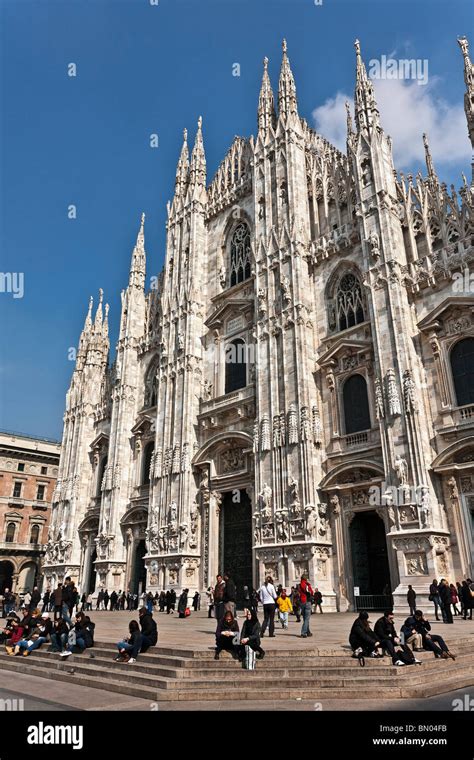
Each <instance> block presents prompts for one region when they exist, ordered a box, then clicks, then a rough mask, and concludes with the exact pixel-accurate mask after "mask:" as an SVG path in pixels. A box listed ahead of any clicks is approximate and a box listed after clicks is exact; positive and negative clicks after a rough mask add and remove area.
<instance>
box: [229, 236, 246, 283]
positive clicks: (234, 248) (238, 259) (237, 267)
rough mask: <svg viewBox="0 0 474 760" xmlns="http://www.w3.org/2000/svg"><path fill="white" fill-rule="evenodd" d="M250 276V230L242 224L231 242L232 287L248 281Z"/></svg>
mask: <svg viewBox="0 0 474 760" xmlns="http://www.w3.org/2000/svg"><path fill="white" fill-rule="evenodd" d="M250 274H251V269H250V230H249V228H248V225H247V224H245V222H240V223H239V224H238V225H237V227H236V228H235V230H234V232H233V233H232V238H231V241H230V286H231V287H232V286H233V285H237V284H238V283H239V282H243V281H244V280H248V278H249V277H250Z"/></svg>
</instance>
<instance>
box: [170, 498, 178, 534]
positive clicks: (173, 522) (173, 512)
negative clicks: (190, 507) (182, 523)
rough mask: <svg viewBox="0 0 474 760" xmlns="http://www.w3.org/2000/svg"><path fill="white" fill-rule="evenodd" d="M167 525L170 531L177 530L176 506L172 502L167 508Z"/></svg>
mask: <svg viewBox="0 0 474 760" xmlns="http://www.w3.org/2000/svg"><path fill="white" fill-rule="evenodd" d="M168 525H169V526H170V528H171V530H177V528H178V505H177V504H176V502H175V501H172V502H171V504H170V505H169V507H168Z"/></svg>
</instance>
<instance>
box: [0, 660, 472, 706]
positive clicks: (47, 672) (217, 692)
mask: <svg viewBox="0 0 474 760" xmlns="http://www.w3.org/2000/svg"><path fill="white" fill-rule="evenodd" d="M443 664H444V663H443ZM128 667H129V666H127V665H123V670H122V671H121V672H118V673H117V674H115V673H112V672H111V671H106V672H107V675H108V676H109V677H107V678H104V675H105V671H103V670H100V671H99V673H98V672H97V669H94V667H93V666H89V667H87V666H82V667H81V666H80V667H79V668H76V667H75V666H74V665H72V664H71V665H68V663H64V662H60V663H58V667H55V668H51V667H48V668H44V667H42V666H41V665H39V666H38V665H33V664H32V663H31V658H28V662H27V661H26V658H13V657H1V658H0V669H2V670H6V671H7V670H10V671H13V672H23V673H30V674H31V675H37V676H40V677H43V678H49V679H52V680H58V681H63V682H67V683H75V684H82V685H85V686H88V687H90V688H98V689H103V690H104V689H105V690H106V691H111V692H115V693H122V694H128V695H131V696H137V697H141V698H143V699H150V700H152V701H155V700H160V701H170V700H186V701H201V700H204V701H215V700H219V701H225V697H226V696H229V689H232V688H234V692H233V693H232V694H231V698H232V699H233V700H248V699H255V691H256V687H257V688H258V696H259V699H264V700H279V699H285V700H287V699H288V697H290V698H293V699H297V698H300V699H318V698H321V699H361V698H365V699H380V698H387V699H396V698H402V697H405V698H411V697H416V696H420V697H421V696H433V695H435V694H442V693H443V692H446V691H451V690H455V689H457V688H465V687H466V686H470V685H472V682H473V675H472V673H466V672H463V673H462V674H458V673H456V675H451V677H445V676H443V678H442V679H437V680H436V681H435V682H433V681H432V679H430V680H429V681H428V682H427V683H425V682H423V683H419V684H417V685H416V684H409V685H406V684H405V683H402V682H400V684H399V685H398V686H387V685H383V686H382V685H380V684H376V685H375V686H372V687H370V686H366V687H365V688H363V689H362V690H361V687H360V685H359V682H358V680H357V681H356V682H354V679H352V678H351V679H347V681H346V683H347V685H343V686H342V687H340V686H339V685H336V684H335V683H334V682H332V683H331V684H329V685H328V686H318V685H317V684H315V683H311V684H309V686H308V687H307V688H305V687H304V686H303V685H302V683H301V682H299V681H298V682H297V683H296V684H295V686H294V687H293V685H292V684H291V688H289V684H288V683H287V682H286V681H285V682H284V684H282V683H281V682H280V681H277V682H276V684H275V686H274V687H273V686H272V687H270V686H269V685H267V684H263V685H265V688H264V689H262V688H261V686H262V683H261V681H259V680H258V679H254V678H253V676H255V675H256V672H255V673H253V672H250V673H249V672H245V673H244V675H245V676H246V680H244V681H243V682H242V681H241V680H238V681H237V682H235V681H234V682H232V681H231V682H230V683H229V682H228V681H225V682H222V683H220V684H219V686H216V685H215V684H212V685H211V684H210V685H209V687H208V688H203V687H202V685H199V686H196V684H190V685H189V688H185V689H183V688H181V685H179V687H178V688H174V689H164V688H162V679H160V681H158V680H157V679H151V680H152V684H151V685H150V683H147V684H145V683H141V682H140V683H136V682H135V681H136V679H135V674H134V678H133V679H131V678H130V677H129V675H127V672H126V669H127V668H128ZM130 667H131V666H130ZM73 668H74V671H75V672H74V673H70V672H69V671H70V670H72V669H73ZM83 669H84V670H85V671H86V672H85V673H83V672H78V671H79V670H80V671H82V670H83ZM414 669H415V668H413V670H414ZM416 670H417V671H418V672H420V671H421V667H419V666H417V668H416ZM249 677H250V678H252V681H253V683H252V685H251V687H250V683H249ZM361 677H362V676H361ZM140 681H141V678H140ZM158 683H160V686H158ZM354 684H355V685H354Z"/></svg>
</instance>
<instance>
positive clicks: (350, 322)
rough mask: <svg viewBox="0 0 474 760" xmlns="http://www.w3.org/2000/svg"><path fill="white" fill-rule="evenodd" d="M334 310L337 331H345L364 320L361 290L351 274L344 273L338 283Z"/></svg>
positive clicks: (357, 281) (356, 279)
mask: <svg viewBox="0 0 474 760" xmlns="http://www.w3.org/2000/svg"><path fill="white" fill-rule="evenodd" d="M336 310H337V321H338V325H339V330H347V328H348V327H354V325H358V324H359V323H360V322H364V320H365V314H364V304H363V300H362V288H361V285H360V282H359V280H358V278H357V277H356V275H355V274H353V272H346V274H344V275H343V276H342V277H341V279H340V281H339V285H338V288H337V293H336Z"/></svg>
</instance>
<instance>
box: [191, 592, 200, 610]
mask: <svg viewBox="0 0 474 760" xmlns="http://www.w3.org/2000/svg"><path fill="white" fill-rule="evenodd" d="M199 599H200V597H199V593H198V592H197V591H196V593H195V594H194V596H193V610H194V612H197V611H198V609H199Z"/></svg>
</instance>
